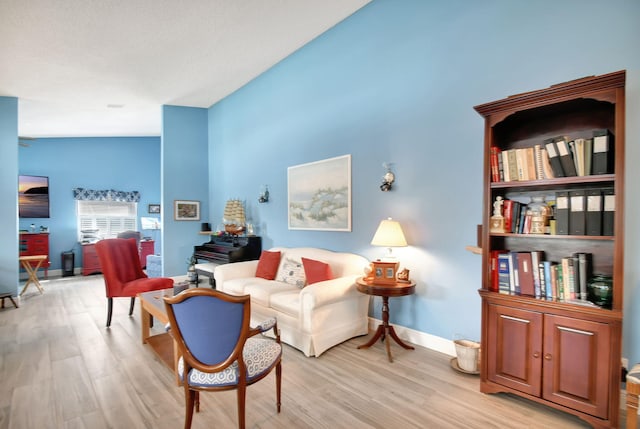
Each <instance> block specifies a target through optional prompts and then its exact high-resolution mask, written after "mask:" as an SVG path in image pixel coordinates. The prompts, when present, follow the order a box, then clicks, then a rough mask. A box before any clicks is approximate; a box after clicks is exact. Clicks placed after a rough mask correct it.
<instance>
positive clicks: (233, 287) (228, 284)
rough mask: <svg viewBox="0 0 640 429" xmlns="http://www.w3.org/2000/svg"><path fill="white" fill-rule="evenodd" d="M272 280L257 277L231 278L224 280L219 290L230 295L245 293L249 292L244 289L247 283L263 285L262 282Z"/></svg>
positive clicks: (266, 282) (267, 282) (265, 282)
mask: <svg viewBox="0 0 640 429" xmlns="http://www.w3.org/2000/svg"><path fill="white" fill-rule="evenodd" d="M272 282H273V280H265V279H261V278H259V277H244V278H239V279H231V280H227V281H225V282H224V284H223V285H221V286H222V287H221V289H220V290H222V292H225V293H228V294H231V295H245V294H248V293H249V292H247V291H246V287H247V285H250V284H260V285H263V284H269V283H272Z"/></svg>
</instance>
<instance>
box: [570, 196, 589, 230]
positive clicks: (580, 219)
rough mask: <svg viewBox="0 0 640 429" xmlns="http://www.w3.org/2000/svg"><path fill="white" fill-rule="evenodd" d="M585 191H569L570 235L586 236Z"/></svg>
mask: <svg viewBox="0 0 640 429" xmlns="http://www.w3.org/2000/svg"><path fill="white" fill-rule="evenodd" d="M585 227H586V214H585V191H584V189H580V190H573V191H569V234H570V235H585Z"/></svg>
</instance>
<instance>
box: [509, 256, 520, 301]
mask: <svg viewBox="0 0 640 429" xmlns="http://www.w3.org/2000/svg"><path fill="white" fill-rule="evenodd" d="M509 282H510V283H509V285H510V290H511V292H513V293H516V294H519V293H520V278H519V274H518V253H517V252H509Z"/></svg>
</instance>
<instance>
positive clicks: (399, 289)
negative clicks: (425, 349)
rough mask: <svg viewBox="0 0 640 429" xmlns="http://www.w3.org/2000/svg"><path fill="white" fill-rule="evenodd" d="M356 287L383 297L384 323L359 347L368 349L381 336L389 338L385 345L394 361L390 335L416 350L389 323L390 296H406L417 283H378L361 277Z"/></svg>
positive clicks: (398, 341)
mask: <svg viewBox="0 0 640 429" xmlns="http://www.w3.org/2000/svg"><path fill="white" fill-rule="evenodd" d="M356 287H357V288H358V291H360V292H362V293H366V294H367V295H374V296H381V297H382V323H381V324H380V325H378V329H377V330H376V333H375V334H374V336H373V338H371V339H370V340H369V342H368V343H366V344H362V345H360V346H358V348H359V349H366V348H368V347H371V346H372V345H374V344H375V343H376V341H378V340H379V339H380V338H382V341H384V340H385V339H387V341H386V342H385V343H386V344H385V345H386V347H387V356H388V357H389V362H393V358H392V357H391V341H389V339H388V337H391V338H393V339H394V341H395V342H396V343H398V344H399V345H400V346H402V347H404V348H405V349H407V350H414V349H415V347H413V346H410V345H409V344H406V343H405V342H403V341H402V340H401V339H400V338H398V335H397V334H396V331H395V329H393V326H392V325H390V324H389V298H390V297H392V296H406V295H411V294H413V293H414V292H415V290H416V284H415V283H414V282H408V283H403V282H398V283H396V284H392V285H377V284H375V283H370V282H368V281H365V280H364V278H359V279H358V280H356Z"/></svg>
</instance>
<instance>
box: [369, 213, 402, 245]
mask: <svg viewBox="0 0 640 429" xmlns="http://www.w3.org/2000/svg"><path fill="white" fill-rule="evenodd" d="M371 244H372V245H374V246H384V247H405V246H407V240H406V239H405V238H404V233H403V232H402V227H401V226H400V222H398V221H395V220H392V219H391V218H389V219H385V220H383V221H382V222H380V225H378V229H377V230H376V233H375V235H374V236H373V240H371Z"/></svg>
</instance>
